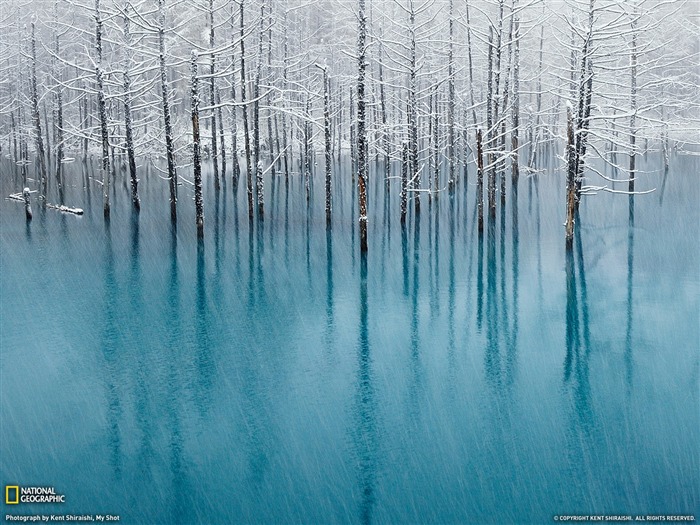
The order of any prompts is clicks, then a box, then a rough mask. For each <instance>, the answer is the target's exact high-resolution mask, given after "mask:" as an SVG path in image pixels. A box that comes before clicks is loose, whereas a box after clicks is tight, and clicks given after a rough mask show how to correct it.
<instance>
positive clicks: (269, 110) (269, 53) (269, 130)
mask: <svg viewBox="0 0 700 525" xmlns="http://www.w3.org/2000/svg"><path fill="white" fill-rule="evenodd" d="M267 25H268V28H267V85H268V86H271V85H272V6H271V5H270V6H269V10H268V24H267ZM266 99H267V136H268V154H269V157H270V173H271V175H272V178H273V179H274V178H275V160H274V159H275V148H274V145H275V142H274V137H273V134H272V98H271V96H270V95H269V92H268V95H267V97H266ZM277 149H278V150H279V147H278V148H277Z"/></svg>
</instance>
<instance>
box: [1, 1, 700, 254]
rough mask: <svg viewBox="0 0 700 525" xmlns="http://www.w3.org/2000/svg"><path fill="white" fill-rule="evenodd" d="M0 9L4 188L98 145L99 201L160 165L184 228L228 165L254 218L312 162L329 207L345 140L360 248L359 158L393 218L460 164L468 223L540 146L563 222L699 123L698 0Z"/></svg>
mask: <svg viewBox="0 0 700 525" xmlns="http://www.w3.org/2000/svg"><path fill="white" fill-rule="evenodd" d="M0 17H1V19H0V28H1V29H2V31H0V34H2V37H1V39H0V55H1V56H2V61H1V63H0V122H1V123H2V124H1V126H0V147H1V148H2V149H1V151H2V155H3V157H5V158H7V159H10V160H11V161H12V165H13V166H14V167H13V173H10V174H9V175H11V176H12V177H14V180H15V181H16V184H15V187H16V191H17V192H18V193H16V194H14V196H15V197H16V198H17V199H18V200H24V199H25V196H22V195H21V190H22V188H30V193H36V194H37V197H38V202H39V205H45V204H46V203H47V199H46V195H47V191H48V188H49V187H51V186H54V187H55V188H57V189H58V197H57V198H58V200H59V202H58V203H56V204H58V205H59V206H65V208H66V209H68V210H72V209H73V208H71V206H72V205H73V203H69V202H63V196H62V195H63V192H62V191H60V190H61V188H62V185H63V184H64V182H63V177H64V175H63V171H64V169H63V167H64V166H65V165H66V163H69V162H72V161H75V162H79V161H81V160H82V161H83V162H85V161H86V160H87V159H96V160H97V164H98V167H99V170H98V171H97V172H95V173H94V177H93V179H94V183H95V184H98V185H101V193H102V195H103V208H104V216H105V217H106V218H108V217H109V216H110V209H111V202H110V185H111V184H116V183H117V181H119V180H120V179H123V180H128V183H129V186H130V195H131V201H132V203H133V207H134V208H135V209H136V210H138V209H139V208H140V199H139V179H140V177H142V173H143V172H144V171H145V170H153V171H155V172H157V173H158V174H159V175H160V177H161V178H162V181H163V184H167V185H168V187H169V201H168V202H169V216H170V220H171V221H172V222H173V223H176V222H177V216H178V209H179V208H180V207H182V206H192V202H191V200H192V199H189V198H187V199H184V198H182V195H180V198H178V195H179V194H182V193H184V192H185V191H186V192H189V193H188V195H189V194H191V193H192V192H193V193H194V206H195V207H196V217H197V219H196V220H197V229H198V232H199V235H203V232H204V217H205V215H206V214H207V212H206V208H207V206H208V205H209V203H207V202H204V198H203V196H202V179H203V177H204V179H205V180H204V182H205V184H206V178H207V177H210V178H212V179H213V181H214V185H215V188H216V189H217V191H218V189H219V188H220V187H221V185H222V183H223V184H226V182H227V181H231V182H232V184H233V185H234V187H235V188H237V187H238V185H239V184H240V185H241V187H243V188H244V191H245V192H246V195H247V214H248V216H249V218H250V220H251V221H253V220H254V219H255V218H257V219H258V220H263V217H264V210H265V200H266V198H269V195H268V194H269V191H270V189H269V183H268V184H267V185H266V183H265V180H266V179H268V178H269V179H271V180H273V181H274V180H275V179H280V180H281V179H284V180H285V181H288V180H289V178H290V177H302V178H303V180H304V184H305V186H306V188H307V190H306V191H307V196H308V191H309V190H308V188H309V185H312V184H314V181H316V180H317V181H318V182H317V184H319V185H325V195H326V198H325V203H324V204H325V212H326V220H327V223H328V224H329V225H330V224H332V210H333V202H332V201H333V190H332V185H333V181H334V177H336V176H338V175H337V174H334V171H335V168H334V164H333V162H334V160H336V159H337V160H339V159H340V158H341V157H342V156H343V155H349V156H350V158H351V160H352V169H351V173H349V174H348V176H350V177H352V180H353V182H355V181H356V186H357V191H358V198H359V209H358V212H357V217H356V219H355V220H357V221H359V227H360V235H361V239H362V242H361V247H362V249H363V250H366V248H367V241H366V223H367V221H368V220H372V217H373V215H374V211H373V210H372V203H368V202H367V190H366V185H367V184H368V180H367V179H368V177H369V176H370V170H369V166H370V164H374V165H375V167H376V169H375V170H374V171H373V176H376V177H380V178H381V179H382V180H384V181H385V183H386V184H385V189H386V192H387V193H393V196H392V197H391V198H393V199H397V200H399V202H400V210H401V212H400V213H401V220H402V221H404V220H405V217H406V214H407V213H408V211H409V210H410V209H411V208H413V209H414V210H415V212H416V213H418V212H419V210H420V206H421V203H427V202H430V201H431V200H432V199H439V198H440V195H441V194H443V193H453V192H454V190H455V187H456V186H457V185H460V184H470V185H472V186H475V188H476V190H475V192H470V193H469V195H470V197H469V198H475V199H476V202H477V203H478V210H479V211H478V216H479V225H480V228H481V227H482V224H483V217H484V215H485V214H486V213H487V211H488V213H493V214H495V210H496V208H497V206H498V202H500V203H505V202H506V201H507V200H508V198H509V197H508V190H507V187H508V188H512V191H514V192H516V195H517V185H518V181H519V180H520V179H522V178H531V177H536V176H537V175H538V173H540V172H541V171H542V169H543V168H542V163H541V159H543V158H545V157H546V156H549V155H552V154H555V155H557V158H559V159H560V162H559V163H558V165H556V166H554V169H555V170H557V172H558V173H560V174H561V176H562V177H564V178H566V180H567V195H566V196H562V210H564V209H566V236H567V238H568V239H570V238H571V236H572V231H573V224H574V222H575V221H574V215H575V213H576V210H577V208H578V202H579V199H580V197H581V195H582V194H587V193H588V194H590V193H595V192H598V191H622V192H639V193H641V192H646V191H650V190H653V188H642V187H638V186H635V184H634V182H635V170H636V167H635V166H636V164H635V159H636V158H637V157H638V156H639V155H644V154H647V153H648V152H650V151H652V152H659V153H660V154H661V155H662V156H663V158H664V159H665V161H664V162H665V164H666V166H667V165H668V162H669V158H670V157H671V156H672V153H673V152H674V151H677V150H678V149H679V148H680V149H692V147H693V146H695V145H697V143H698V142H699V140H698V106H699V102H698V101H700V91H699V87H698V86H699V85H700V82H699V79H698V76H699V74H700V72H699V71H698V68H697V63H698V57H699V54H700V44H699V42H700V39H699V34H700V30H699V29H698V12H697V3H696V2H695V1H690V2H683V1H680V2H679V1H641V0H633V1H625V0H585V1H583V0H581V1H579V0H567V1H563V0H562V1H559V0H557V1H544V0H480V1H473V0H472V1H471V2H470V1H463V0H428V1H419V0H380V1H371V0H358V1H356V2H351V1H349V0H342V1H341V0H311V1H306V0H283V1H270V0H187V1H185V0H180V1H177V0H158V1H157V2H156V1H155V0H153V1H146V0H95V1H94V3H92V2H88V1H86V2H78V1H73V0H62V1H58V0H55V1H51V0H42V1H39V0H35V1H22V0H4V1H3V3H2V8H1V9H0ZM319 161H322V162H319ZM202 165H205V166H208V168H207V169H205V170H204V172H203V171H202ZM203 173H204V175H203ZM374 174H376V175H374ZM7 175H8V174H6V176H7ZM508 181H510V182H509V183H508V184H507V182H508ZM616 182H619V183H621V184H618V185H616ZM90 184H93V182H91V183H90ZM183 186H185V187H186V188H185V189H183ZM472 193H473V194H472ZM474 195H476V197H474ZM26 198H27V199H30V198H31V195H30V194H26ZM27 206H28V210H29V200H27ZM242 213H243V212H242ZM163 215H164V218H167V212H164V214H163Z"/></svg>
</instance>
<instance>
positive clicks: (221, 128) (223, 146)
mask: <svg viewBox="0 0 700 525" xmlns="http://www.w3.org/2000/svg"><path fill="white" fill-rule="evenodd" d="M216 103H217V104H218V106H219V107H218V108H217V109H216V114H217V120H218V121H219V141H220V142H221V145H220V150H219V151H221V179H222V180H223V179H224V177H226V135H225V134H224V117H223V109H222V108H221V92H220V91H219V88H216Z"/></svg>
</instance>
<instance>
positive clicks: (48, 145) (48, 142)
mask: <svg viewBox="0 0 700 525" xmlns="http://www.w3.org/2000/svg"><path fill="white" fill-rule="evenodd" d="M43 109H44V131H45V133H46V159H45V162H46V179H47V181H48V173H49V172H50V171H51V134H50V132H49V130H50V129H51V128H49V116H48V113H47V111H46V102H44V104H43ZM54 123H55V121H54ZM58 183H59V184H58V185H59V189H60V185H61V183H60V181H58Z"/></svg>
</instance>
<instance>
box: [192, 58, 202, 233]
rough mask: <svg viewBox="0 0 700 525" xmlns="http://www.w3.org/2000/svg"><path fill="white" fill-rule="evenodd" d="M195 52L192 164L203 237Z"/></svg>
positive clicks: (198, 227) (196, 209)
mask: <svg viewBox="0 0 700 525" xmlns="http://www.w3.org/2000/svg"><path fill="white" fill-rule="evenodd" d="M197 59H198V56H197V52H196V51H192V59H191V60H192V93H191V105H192V163H193V166H194V205H195V217H196V221H197V237H198V238H200V239H201V238H203V237H204V203H203V200H202V159H201V155H200V149H199V90H198V85H197V84H198V80H197Z"/></svg>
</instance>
